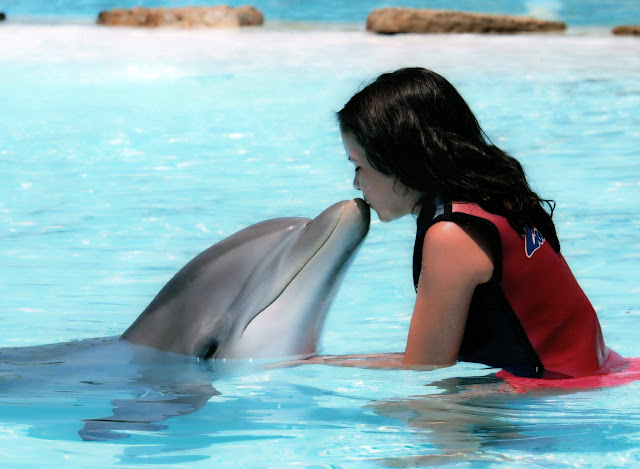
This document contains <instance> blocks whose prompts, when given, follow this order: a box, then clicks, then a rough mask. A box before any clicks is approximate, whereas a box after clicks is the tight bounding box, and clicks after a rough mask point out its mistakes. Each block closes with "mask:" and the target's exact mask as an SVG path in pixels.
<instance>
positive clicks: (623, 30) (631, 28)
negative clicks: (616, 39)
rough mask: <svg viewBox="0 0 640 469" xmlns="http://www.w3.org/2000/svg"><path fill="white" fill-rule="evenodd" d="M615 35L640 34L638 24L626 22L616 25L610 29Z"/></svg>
mask: <svg viewBox="0 0 640 469" xmlns="http://www.w3.org/2000/svg"><path fill="white" fill-rule="evenodd" d="M611 32H612V33H613V34H615V35H616V36H640V25H638V24H628V25H623V26H616V27H615V28H613V29H612V30H611Z"/></svg>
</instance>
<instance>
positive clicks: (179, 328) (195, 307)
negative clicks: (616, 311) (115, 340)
mask: <svg viewBox="0 0 640 469" xmlns="http://www.w3.org/2000/svg"><path fill="white" fill-rule="evenodd" d="M369 220H370V214H369V206H368V205H367V204H366V203H365V202H364V201H363V200H362V199H354V200H348V201H343V202H339V203H337V204H334V205H332V206H331V207H329V208H327V209H326V210H325V211H324V212H322V213H321V214H320V215H319V216H318V217H316V218H315V219H313V220H310V219H307V218H276V219H273V220H267V221H264V222H261V223H258V224H255V225H252V226H250V227H248V228H245V229H244V230H241V231H239V232H238V233H236V234H234V235H232V236H230V237H228V238H226V239H224V240H222V241H220V242H219V243H217V244H215V245H213V246H211V247H210V248H209V249H207V250H205V251H203V252H202V253H200V254H199V255H197V256H196V257H195V258H194V259H193V260H191V261H190V262H189V263H188V264H187V265H185V266H184V267H183V268H182V269H181V270H180V271H179V272H178V273H177V274H176V275H175V276H174V277H173V278H172V279H171V280H170V281H169V282H168V283H167V284H166V285H165V287H164V288H163V289H162V290H161V291H160V293H158V295H157V296H156V297H155V299H154V300H153V301H152V302H151V303H150V304H149V306H148V307H147V308H146V309H145V310H144V311H143V312H142V314H141V315H140V316H139V317H138V319H137V320H136V321H135V322H134V323H133V324H132V325H131V326H130V327H129V329H127V330H126V331H125V332H124V334H122V336H121V339H124V340H127V341H130V342H133V343H136V344H140V345H147V346H151V347H155V348H157V349H160V350H165V351H169V352H175V353H180V354H184V355H192V356H195V357H200V358H223V357H224V358H277V357H285V356H287V357H291V356H311V355H314V354H315V353H317V350H318V347H319V342H320V335H321V332H322V327H323V325H324V321H325V318H326V315H327V312H328V310H329V306H330V305H331V303H332V301H333V298H334V297H335V294H336V292H337V290H338V287H339V285H340V282H341V281H342V278H343V276H344V273H345V271H346V270H347V268H348V267H349V265H350V264H351V262H352V261H353V258H354V257H355V253H356V251H357V249H358V248H359V246H360V244H361V243H362V241H363V240H364V237H365V236H366V234H367V231H368V229H369Z"/></svg>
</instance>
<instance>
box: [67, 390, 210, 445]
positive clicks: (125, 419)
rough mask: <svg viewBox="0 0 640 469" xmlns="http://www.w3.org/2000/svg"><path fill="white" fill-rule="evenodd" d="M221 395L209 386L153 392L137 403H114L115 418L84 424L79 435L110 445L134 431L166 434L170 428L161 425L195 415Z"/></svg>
mask: <svg viewBox="0 0 640 469" xmlns="http://www.w3.org/2000/svg"><path fill="white" fill-rule="evenodd" d="M219 394H220V393H219V392H218V391H217V390H216V389H215V388H214V387H213V386H212V385H211V383H206V382H203V383H192V384H185V385H179V387H176V385H173V386H171V387H167V388H165V389H162V388H154V389H151V390H148V391H147V392H145V393H144V395H143V396H141V397H139V398H138V399H118V400H115V401H113V406H114V408H113V415H110V416H108V417H102V418H97V419H86V420H84V426H83V427H82V428H81V429H80V430H79V431H78V434H79V435H80V438H82V439H83V440H86V441H108V440H120V439H123V438H128V437H129V436H130V435H129V433H128V432H132V431H159V430H164V429H165V428H167V425H164V424H162V423H159V422H163V421H164V420H166V419H168V418H170V417H176V416H178V415H188V414H190V413H192V412H195V411H196V410H198V409H201V408H202V407H204V406H205V405H206V403H207V401H208V400H209V399H210V398H211V397H213V396H217V395H219Z"/></svg>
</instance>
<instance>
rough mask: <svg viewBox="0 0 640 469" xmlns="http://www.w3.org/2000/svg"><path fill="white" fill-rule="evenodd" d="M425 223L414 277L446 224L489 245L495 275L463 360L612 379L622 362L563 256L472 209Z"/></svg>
mask: <svg viewBox="0 0 640 469" xmlns="http://www.w3.org/2000/svg"><path fill="white" fill-rule="evenodd" d="M425 218H426V217H425V216H424V214H421V216H420V217H418V231H417V234H416V244H415V248H414V259H413V275H414V283H415V285H416V289H417V285H418V278H419V276H420V267H421V261H422V245H423V243H424V236H425V234H426V232H427V230H428V229H429V228H430V227H431V226H433V225H434V224H435V223H437V222H439V221H452V222H454V223H457V224H458V225H460V226H462V227H473V229H474V231H476V232H477V231H479V232H480V234H481V236H483V237H484V239H485V240H486V241H488V242H489V244H490V246H491V250H492V254H493V263H494V273H493V276H492V278H491V280H490V281H489V282H487V283H485V284H481V285H478V286H477V287H476V289H475V292H474V294H473V297H472V300H471V306H470V308H469V315H468V319H467V324H466V328H465V331H464V336H463V339H462V345H461V347H460V351H459V354H458V359H459V360H462V361H469V362H477V363H484V364H486V365H489V366H491V367H495V368H503V369H504V370H506V371H508V372H510V373H512V374H514V375H516V376H522V377H531V378H574V377H581V376H588V375H594V374H599V373H607V372H608V371H609V368H610V366H611V365H612V364H613V362H615V363H616V365H618V367H619V365H620V360H624V359H622V358H621V357H620V356H619V355H618V354H616V353H615V352H613V351H611V350H609V349H608V348H607V347H606V346H605V344H604V340H603V338H602V331H601V329H600V323H599V322H598V318H597V316H596V313H595V311H594V309H593V307H592V306H591V303H590V302H589V300H588V299H587V297H586V295H585V294H584V292H583V291H582V289H581V288H580V286H579V285H578V282H577V281H576V279H575V277H574V276H573V274H572V272H571V270H570V269H569V266H568V265H567V263H566V261H565V260H564V258H563V256H562V255H561V254H560V253H558V252H556V251H555V250H554V249H553V247H552V246H551V245H550V244H549V243H546V242H545V240H544V237H543V236H542V235H541V234H540V233H539V232H538V231H537V230H536V229H535V228H533V229H529V228H527V233H526V235H525V236H521V235H520V234H518V233H517V232H516V231H515V230H514V229H513V228H512V227H511V226H510V225H509V222H508V221H507V219H506V218H504V217H502V216H499V215H494V214H491V213H488V212H486V211H484V210H483V209H481V208H480V207H479V206H477V205H473V204H458V203H454V204H447V205H445V207H444V213H442V214H440V215H437V216H436V217H435V218H433V219H425Z"/></svg>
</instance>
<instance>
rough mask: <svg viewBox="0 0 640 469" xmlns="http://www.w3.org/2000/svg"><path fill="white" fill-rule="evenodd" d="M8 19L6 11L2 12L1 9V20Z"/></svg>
mask: <svg viewBox="0 0 640 469" xmlns="http://www.w3.org/2000/svg"><path fill="white" fill-rule="evenodd" d="M6 19H7V15H5V14H4V13H2V12H1V11H0V21H4V20H6Z"/></svg>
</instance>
